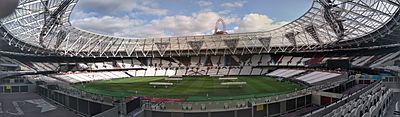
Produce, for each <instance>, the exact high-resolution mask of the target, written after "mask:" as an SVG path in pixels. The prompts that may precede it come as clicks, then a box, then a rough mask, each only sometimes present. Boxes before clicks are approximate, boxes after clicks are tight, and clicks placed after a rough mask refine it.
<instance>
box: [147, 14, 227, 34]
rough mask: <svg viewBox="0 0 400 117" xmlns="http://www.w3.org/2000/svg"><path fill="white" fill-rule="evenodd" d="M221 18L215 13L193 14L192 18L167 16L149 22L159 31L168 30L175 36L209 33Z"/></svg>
mask: <svg viewBox="0 0 400 117" xmlns="http://www.w3.org/2000/svg"><path fill="white" fill-rule="evenodd" d="M220 17H221V16H220V15H219V14H218V13H215V12H201V13H194V14H193V15H192V16H184V15H177V16H167V17H165V18H163V19H161V20H153V21H151V25H152V26H153V27H154V28H156V29H159V30H169V31H170V32H171V33H173V34H175V35H185V34H199V33H202V34H204V33H209V31H210V30H212V29H213V27H214V25H215V21H217V20H218V19H219V18H220Z"/></svg>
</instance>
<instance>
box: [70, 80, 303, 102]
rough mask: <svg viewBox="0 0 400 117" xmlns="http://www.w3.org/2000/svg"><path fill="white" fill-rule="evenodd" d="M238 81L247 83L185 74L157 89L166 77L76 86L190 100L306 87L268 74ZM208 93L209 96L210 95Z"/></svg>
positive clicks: (262, 94) (100, 91) (122, 94)
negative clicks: (152, 84)
mask: <svg viewBox="0 0 400 117" xmlns="http://www.w3.org/2000/svg"><path fill="white" fill-rule="evenodd" d="M237 77H238V80H235V82H236V81H237V82H247V84H246V85H243V86H242V87H239V86H229V87H227V86H222V85H221V84H220V83H221V82H228V81H221V80H218V78H210V77H184V79H183V81H170V82H172V83H174V86H169V87H168V88H165V87H163V86H160V87H157V88H154V87H153V86H150V85H149V82H168V81H165V80H164V78H165V77H135V78H126V79H116V80H110V81H96V82H92V83H87V84H76V85H75V87H76V88H78V89H80V90H83V91H87V92H91V93H96V94H100V95H106V96H115V97H125V96H150V97H160V98H184V99H186V101H202V100H228V99H245V98H252V97H265V96H271V95H277V94H283V93H288V92H293V91H295V90H296V89H297V90H300V89H303V88H304V87H303V86H301V85H299V84H296V83H292V82H287V81H285V82H280V81H277V80H275V79H273V78H269V77H265V76H237ZM207 95H208V96H207Z"/></svg>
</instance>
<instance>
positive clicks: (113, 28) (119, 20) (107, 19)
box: [71, 16, 145, 35]
mask: <svg viewBox="0 0 400 117" xmlns="http://www.w3.org/2000/svg"><path fill="white" fill-rule="evenodd" d="M71 23H72V24H73V25H74V26H77V27H79V28H82V29H85V30H89V31H93V32H97V33H102V34H110V35H117V34H119V33H120V32H121V31H124V30H127V29H131V28H132V27H136V26H139V25H143V24H145V21H144V20H139V19H131V18H129V17H114V16H102V17H94V16H93V17H87V18H83V19H76V20H72V21H71Z"/></svg>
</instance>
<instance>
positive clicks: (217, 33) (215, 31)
mask: <svg viewBox="0 0 400 117" xmlns="http://www.w3.org/2000/svg"><path fill="white" fill-rule="evenodd" d="M220 23H221V24H222V30H220V31H218V26H219V24H220ZM224 34H228V32H226V24H225V21H224V19H222V18H219V19H218V20H217V22H216V23H215V30H214V35H224Z"/></svg>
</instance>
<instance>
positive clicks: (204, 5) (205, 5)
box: [197, 0, 213, 7]
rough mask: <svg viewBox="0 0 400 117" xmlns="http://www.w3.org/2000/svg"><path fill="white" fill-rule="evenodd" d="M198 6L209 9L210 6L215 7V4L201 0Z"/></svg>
mask: <svg viewBox="0 0 400 117" xmlns="http://www.w3.org/2000/svg"><path fill="white" fill-rule="evenodd" d="M197 4H198V5H199V6H201V7H208V6H211V5H213V2H211V1H203V0H201V1H198V2H197Z"/></svg>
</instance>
